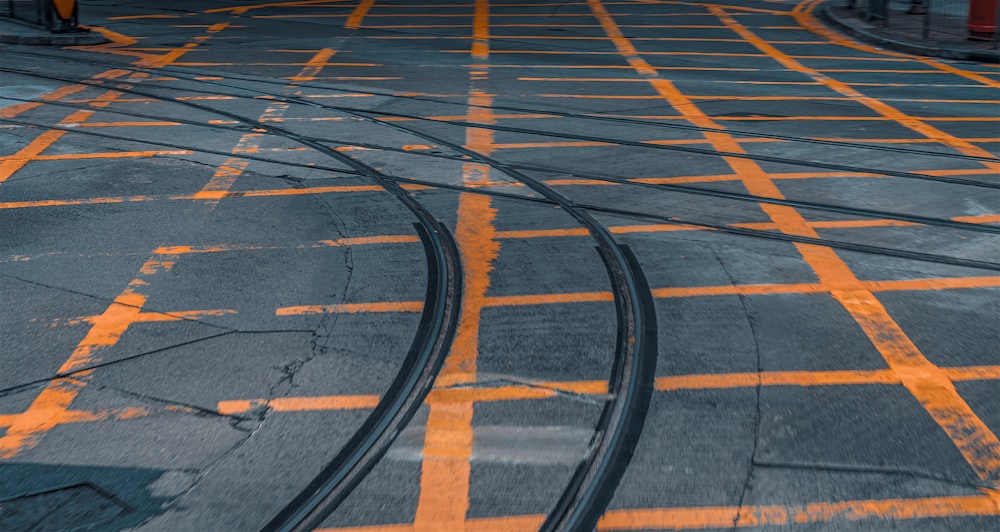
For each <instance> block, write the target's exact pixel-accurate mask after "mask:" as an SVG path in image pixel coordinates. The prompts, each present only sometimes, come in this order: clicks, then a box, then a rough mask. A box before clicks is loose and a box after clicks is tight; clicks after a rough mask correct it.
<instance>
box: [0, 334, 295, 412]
mask: <svg viewBox="0 0 1000 532" xmlns="http://www.w3.org/2000/svg"><path fill="white" fill-rule="evenodd" d="M312 332H313V331H312V330H311V329H262V330H256V331H241V330H229V331H225V332H220V333H217V334H212V335H208V336H203V337H201V338H195V339H193V340H186V341H184V342H178V343H176V344H173V345H169V346H166V347H159V348H156V349H153V350H150V351H144V352H142V353H136V354H134V355H130V356H127V357H122V358H118V359H115V360H109V361H106V362H100V363H97V364H91V365H88V366H84V367H81V368H79V369H76V370H74V371H70V372H66V373H57V374H55V375H53V376H51V377H45V378H42V379H36V380H33V381H29V382H25V383H21V384H17V385H14V386H8V387H7V388H3V389H0V397H7V396H9V395H12V394H15V393H20V392H21V391H24V390H27V389H30V388H34V387H38V386H42V385H45V384H47V383H49V382H50V381H53V380H57V379H65V378H72V377H74V376H76V375H78V374H80V373H85V372H89V371H93V370H95V369H100V368H105V367H109V366H113V365H117V364H122V363H124V362H131V361H133V360H136V359H139V358H144V357H148V356H151V355H156V354H160V353H163V352H165V351H170V350H173V349H177V348H179V347H186V346H189V345H192V344H197V343H201V342H205V341H208V340H214V339H216V338H222V337H224V336H230V335H239V334H289V333H298V334H310V333H312Z"/></svg>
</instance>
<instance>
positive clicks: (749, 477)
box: [709, 246, 764, 532]
mask: <svg viewBox="0 0 1000 532" xmlns="http://www.w3.org/2000/svg"><path fill="white" fill-rule="evenodd" d="M709 249H710V250H711V251H712V254H713V255H714V256H715V260H716V261H717V262H718V263H719V266H720V267H721V268H722V271H723V272H725V274H726V277H727V278H728V279H729V283H730V284H731V285H732V286H736V285H737V282H736V278H735V277H733V273H732V272H731V271H730V270H729V268H728V267H726V261H725V260H723V258H722V256H720V255H719V253H718V251H717V250H716V249H715V246H709ZM737 297H738V298H739V301H740V308H741V309H742V310H743V316H744V317H745V318H746V323H747V327H749V328H750V336H751V338H753V345H754V359H755V366H756V368H757V382H756V384H755V385H754V421H753V424H754V434H753V446H752V447H751V450H750V460H749V461H748V463H747V474H746V478H745V479H744V480H743V488H742V489H741V490H740V498H739V502H738V503H737V506H736V516H735V517H734V518H733V527H732V529H731V530H732V532H736V530H737V528H739V523H740V520H741V519H742V518H743V510H744V508H745V506H746V497H747V494H748V493H749V492H750V490H751V487H752V485H753V476H754V475H753V474H754V466H755V465H756V464H757V447H758V445H759V444H760V427H761V420H762V419H763V418H762V415H761V400H760V398H761V386H762V383H761V378H760V374H761V372H762V371H764V368H763V367H762V365H761V358H760V341H759V339H758V336H757V327H756V326H755V324H754V316H753V313H752V312H751V311H750V308H749V307H748V306H747V299H746V296H745V295H743V294H739V295H738V296H737Z"/></svg>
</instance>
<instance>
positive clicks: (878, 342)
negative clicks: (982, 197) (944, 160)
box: [588, 0, 1000, 482]
mask: <svg viewBox="0 0 1000 532" xmlns="http://www.w3.org/2000/svg"><path fill="white" fill-rule="evenodd" d="M588 4H589V5H590V7H591V10H592V11H593V13H594V16H595V17H596V18H597V19H598V20H600V21H601V23H602V26H603V27H604V31H605V33H606V34H607V35H608V37H609V38H610V39H611V40H612V42H613V43H614V45H615V47H616V48H617V49H618V50H619V52H620V53H621V55H622V57H623V58H624V59H625V60H626V61H627V62H628V63H629V65H630V66H632V67H633V68H634V69H635V71H636V72H637V73H639V74H640V75H643V76H645V77H646V78H647V79H648V80H649V83H650V85H651V86H652V87H653V88H654V89H656V90H657V91H658V92H659V93H660V94H661V95H663V98H664V99H665V100H666V101H668V102H669V103H670V104H671V105H673V106H674V107H675V108H677V109H678V110H679V111H680V112H681V113H682V114H684V115H685V117H686V119H687V120H688V121H689V122H690V123H692V124H694V125H698V126H703V127H707V128H712V129H718V128H719V127H718V125H717V123H716V122H715V121H713V119H712V118H711V117H709V116H707V115H706V114H704V112H703V111H701V110H700V109H699V108H698V107H697V105H696V104H695V103H694V102H692V101H691V99H690V98H688V97H687V96H686V95H684V94H683V93H681V92H680V91H679V90H678V89H677V88H676V87H675V86H674V85H673V83H671V82H670V81H669V80H665V79H662V78H660V77H659V76H658V74H657V71H656V70H655V69H653V68H652V67H651V66H650V65H649V64H648V63H647V62H646V61H645V60H644V59H643V58H642V57H641V55H640V54H639V53H638V52H637V50H636V49H635V47H634V46H633V45H632V43H631V42H630V40H629V39H628V38H626V37H625V36H624V35H623V34H622V33H621V30H620V29H619V28H618V26H617V24H616V23H615V21H614V19H613V18H612V17H611V15H610V14H609V13H608V12H607V10H606V9H605V8H604V6H603V5H602V3H601V2H600V0H588ZM708 9H709V11H710V12H712V13H713V14H714V15H716V16H717V17H718V18H719V20H720V21H722V22H723V24H725V25H726V26H727V27H729V28H730V29H732V30H733V31H734V32H736V33H737V34H738V35H740V36H742V37H743V38H744V39H746V40H747V41H748V42H749V43H751V44H752V45H754V46H755V47H757V48H758V49H759V50H761V51H763V52H765V54H766V55H767V56H769V57H771V58H772V59H774V60H775V61H776V62H778V63H779V64H781V65H782V66H783V67H785V68H786V69H789V70H792V71H796V72H801V73H803V74H806V75H809V76H810V77H812V78H813V79H814V80H816V81H820V82H822V83H824V84H825V85H827V86H829V87H830V88H831V89H833V90H835V91H837V92H840V93H841V94H844V95H845V96H857V97H858V99H859V102H860V103H863V104H864V105H866V106H868V107H869V108H871V109H872V110H874V111H876V112H878V113H879V114H881V115H883V116H884V117H885V118H890V119H892V120H893V121H895V122H899V123H901V124H903V125H904V126H906V127H909V128H911V129H913V130H915V131H917V132H918V133H920V134H923V135H925V136H928V137H932V138H939V139H941V140H942V142H944V143H946V144H948V145H949V146H952V147H954V148H956V149H959V150H960V151H962V152H963V153H967V154H971V153H976V154H977V155H981V154H982V153H983V150H981V149H980V148H978V147H975V146H972V145H970V144H968V143H964V142H962V141H958V140H957V139H954V138H953V137H951V138H949V136H948V135H947V134H945V133H944V132H940V131H937V130H934V129H933V128H931V127H930V126H927V125H926V124H923V123H921V122H919V121H917V120H915V119H913V118H912V117H907V116H905V115H903V114H902V113H900V112H899V111H898V110H896V109H894V108H892V107H890V106H888V105H887V104H885V103H884V102H881V101H878V100H875V99H874V98H867V97H865V96H864V95H862V94H860V93H857V92H856V91H855V90H854V89H851V88H850V87H847V86H846V85H844V84H842V83H840V82H838V81H836V80H833V79H832V78H829V77H827V76H825V75H822V74H820V73H819V72H816V71H815V70H812V69H808V68H806V67H804V66H803V65H801V64H800V63H798V62H797V61H795V60H794V59H793V58H791V57H789V56H787V55H786V54H783V53H782V52H780V51H779V50H777V49H775V48H774V47H773V46H771V45H770V44H769V43H767V42H766V41H764V40H763V39H761V38H759V37H758V36H757V35H756V34H754V33H753V32H751V31H749V30H747V29H746V28H745V27H744V26H742V25H741V24H739V23H738V22H737V21H736V20H735V19H734V18H733V17H732V16H730V15H729V14H728V13H727V12H726V11H725V10H723V9H721V8H718V7H711V6H710V7H709V8H708ZM704 135H705V137H706V138H707V139H709V140H711V141H713V144H714V145H715V146H717V148H718V149H719V151H728V152H739V151H741V150H742V147H741V146H740V145H739V144H738V143H737V142H734V140H733V138H732V136H731V135H728V134H726V133H719V132H705V133H704ZM990 157H992V155H990ZM723 159H725V161H726V162H727V163H728V164H729V165H730V166H731V167H732V168H733V170H734V171H735V172H736V173H737V174H738V175H740V176H741V178H742V182H743V184H744V186H745V187H746V189H747V191H748V192H750V193H751V194H754V195H757V196H762V197H773V198H783V197H784V196H783V194H782V193H781V191H780V190H779V189H778V188H777V186H776V185H775V184H774V182H773V181H772V180H771V179H770V176H769V175H768V174H767V172H765V171H764V170H763V169H762V168H760V167H759V165H758V164H757V163H756V162H755V161H752V160H747V159H736V158H726V157H724V158H723ZM987 164H989V163H987ZM760 208H761V210H763V211H764V212H765V213H766V214H767V215H768V216H769V217H770V218H771V220H772V221H773V222H774V223H776V224H777V225H778V226H779V227H780V230H781V231H782V232H785V233H788V234H795V235H802V236H809V237H818V234H817V233H816V232H815V230H814V229H813V228H812V227H810V226H809V224H808V222H807V221H806V220H805V219H804V218H803V217H802V215H801V214H800V213H799V212H798V211H796V210H795V209H794V208H791V207H786V206H780V205H771V204H761V205H760ZM795 247H796V248H797V249H798V250H799V252H800V253H801V254H802V257H803V259H804V260H805V261H806V262H807V263H808V264H809V265H810V267H811V268H812V269H813V270H814V271H815V272H816V275H817V277H818V278H819V279H820V284H821V285H822V286H823V289H824V290H827V291H829V293H830V294H831V295H832V296H833V297H834V299H836V300H837V301H838V302H839V303H840V304H841V305H842V306H843V307H844V309H845V310H847V311H848V312H849V313H850V314H851V316H852V318H854V320H855V322H856V323H857V325H858V326H859V327H860V328H861V329H862V331H864V332H865V334H866V335H867V336H868V338H869V340H870V341H871V343H872V345H873V346H874V347H875V348H876V349H878V351H879V353H880V354H881V355H882V358H883V360H885V362H886V363H887V364H888V366H889V368H890V369H891V370H892V371H893V372H894V373H895V374H896V375H897V376H899V378H900V380H901V382H902V383H903V385H904V386H905V387H906V388H907V390H909V391H910V393H911V394H912V395H913V396H914V397H915V398H916V399H917V400H918V401H919V402H920V403H921V405H923V406H924V408H925V410H926V411H927V412H928V413H929V414H930V415H931V417H932V418H933V419H934V420H935V421H936V422H937V423H938V426H939V427H941V428H942V429H943V430H944V431H945V433H946V434H948V436H949V437H950V438H951V440H952V442H953V443H954V445H955V447H956V448H957V449H958V450H959V452H960V453H961V454H962V455H963V457H965V459H966V462H967V463H968V464H969V466H970V467H971V468H972V469H973V470H974V471H975V472H976V473H977V474H978V475H979V477H980V478H981V479H983V480H985V481H987V482H997V481H998V480H1000V440H998V439H997V437H996V435H995V434H994V433H993V432H992V431H991V430H990V428H989V427H988V426H986V424H985V423H983V421H982V420H981V419H980V418H979V417H978V416H977V415H976V414H975V412H973V411H972V409H971V408H970V407H969V405H968V404H967V403H966V402H965V400H964V399H963V398H962V397H961V396H960V395H959V394H958V393H957V391H956V390H955V388H954V386H953V385H952V384H951V381H950V380H949V379H948V377H947V375H946V374H945V373H944V372H943V371H942V370H941V368H938V367H937V366H934V365H933V364H932V363H931V362H930V361H928V360H927V359H926V357H924V355H923V353H921V352H920V350H919V349H918V348H917V347H916V346H915V345H914V344H913V343H912V341H911V340H910V339H909V337H908V336H907V335H906V333H905V332H904V331H903V330H902V329H901V328H900V327H899V325H898V324H897V323H896V322H895V320H894V319H893V318H892V317H891V316H890V315H889V314H888V312H887V311H886V310H885V308H884V307H883V306H882V304H881V302H879V301H878V299H877V298H876V297H875V295H874V293H873V292H872V290H870V289H868V287H867V286H865V283H864V282H863V281H861V280H859V279H857V277H856V276H855V275H854V273H853V272H852V271H851V269H850V268H849V266H848V265H847V264H846V263H845V262H844V261H843V259H841V258H840V257H839V256H838V255H837V253H836V252H835V251H834V250H833V249H831V248H829V247H823V246H817V245H807V244H795ZM742 289H745V288H742ZM675 290H676V289H675Z"/></svg>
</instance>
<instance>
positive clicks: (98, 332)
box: [0, 257, 178, 459]
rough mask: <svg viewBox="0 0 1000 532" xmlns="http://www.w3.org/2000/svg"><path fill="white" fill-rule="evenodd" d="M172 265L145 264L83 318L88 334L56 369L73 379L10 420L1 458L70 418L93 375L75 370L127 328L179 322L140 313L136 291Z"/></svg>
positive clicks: (52, 385)
mask: <svg viewBox="0 0 1000 532" xmlns="http://www.w3.org/2000/svg"><path fill="white" fill-rule="evenodd" d="M172 266H173V262H171V261H169V260H164V259H163V258H161V257H157V258H153V259H150V260H148V261H146V262H145V263H144V264H143V265H142V267H141V268H140V272H139V275H138V276H137V277H136V278H135V279H133V280H132V281H131V282H130V283H129V284H128V286H127V287H126V288H125V290H124V291H122V292H121V294H119V295H118V296H117V297H116V298H115V299H114V301H113V302H112V303H111V304H110V305H109V306H108V307H107V309H105V311H104V312H103V313H102V314H101V315H99V316H92V317H89V318H87V321H88V322H89V323H90V324H91V328H90V330H89V331H88V332H87V335H86V336H85V337H84V338H83V340H80V342H79V343H78V344H77V346H76V348H75V349H74V350H73V352H72V353H71V354H70V356H69V358H68V359H67V360H66V361H65V362H64V363H63V364H62V365H61V366H60V367H59V369H58V370H57V373H60V374H66V373H72V372H77V373H76V375H75V376H74V377H73V378H59V379H55V380H52V381H51V382H49V384H48V385H47V386H46V387H45V388H44V389H43V390H42V391H41V392H40V393H39V394H38V396H36V397H35V399H34V400H33V401H32V402H31V405H30V406H29V407H28V409H27V410H25V411H24V412H22V413H20V414H16V415H14V417H13V418H12V419H11V420H10V424H9V425H8V427H7V431H6V433H5V434H4V435H3V437H0V458H3V459H10V458H13V457H15V456H17V455H18V454H20V453H21V452H23V451H25V450H27V449H30V448H32V447H34V446H35V445H37V444H38V442H39V440H40V439H41V437H42V436H43V435H44V434H45V433H46V432H48V431H50V430H51V429H53V428H55V427H56V426H58V425H60V424H62V423H64V422H66V421H68V420H69V419H70V418H71V416H70V414H69V412H70V405H71V404H72V403H73V401H74V400H75V399H76V397H77V395H79V393H80V391H82V390H83V388H84V387H86V385H87V379H88V378H89V377H90V375H91V373H92V370H86V371H80V370H81V369H82V368H84V367H86V366H88V365H90V364H92V363H94V362H97V361H98V360H100V357H101V352H102V351H103V350H105V349H107V348H109V347H111V346H114V345H115V344H117V343H118V340H119V339H120V338H121V336H122V335H123V334H124V333H125V331H126V330H127V329H128V328H129V327H130V326H132V325H133V324H135V323H140V322H149V321H164V320H167V321H170V320H175V319H178V318H175V317H172V316H170V315H168V314H162V313H148V312H143V311H142V307H143V306H144V305H145V303H146V296H144V295H143V294H141V293H140V292H138V290H140V289H141V288H142V287H144V286H146V285H148V282H147V281H146V280H145V279H147V278H148V277H149V276H151V275H155V274H156V273H158V272H161V271H167V270H170V268H171V267H172Z"/></svg>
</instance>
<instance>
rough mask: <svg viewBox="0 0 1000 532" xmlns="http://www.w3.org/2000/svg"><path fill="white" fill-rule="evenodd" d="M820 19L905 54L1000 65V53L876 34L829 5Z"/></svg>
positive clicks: (821, 11)
mask: <svg viewBox="0 0 1000 532" xmlns="http://www.w3.org/2000/svg"><path fill="white" fill-rule="evenodd" d="M819 15H820V18H822V19H823V20H825V21H826V22H829V23H831V24H833V25H834V26H836V27H837V28H838V29H839V30H841V31H843V32H844V33H847V34H848V35H850V36H852V37H856V38H858V39H861V40H863V41H868V42H870V43H873V44H877V45H880V46H884V47H885V48H889V49H891V50H895V51H897V52H904V53H908V54H915V55H928V56H934V57H943V58H945V59H957V60H960V61H978V62H981V63H1000V51H997V52H983V51H978V50H959V49H956V48H939V47H934V46H925V45H922V44H917V43H915V42H910V41H900V40H897V39H890V38H888V37H883V36H881V35H878V34H876V33H874V32H871V31H868V30H865V29H862V28H859V27H857V26H856V25H854V24H853V23H852V21H850V20H846V19H844V18H841V17H838V16H837V15H836V14H835V13H834V12H833V8H832V7H831V6H829V5H826V6H823V8H822V9H821V10H820V12H819Z"/></svg>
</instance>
